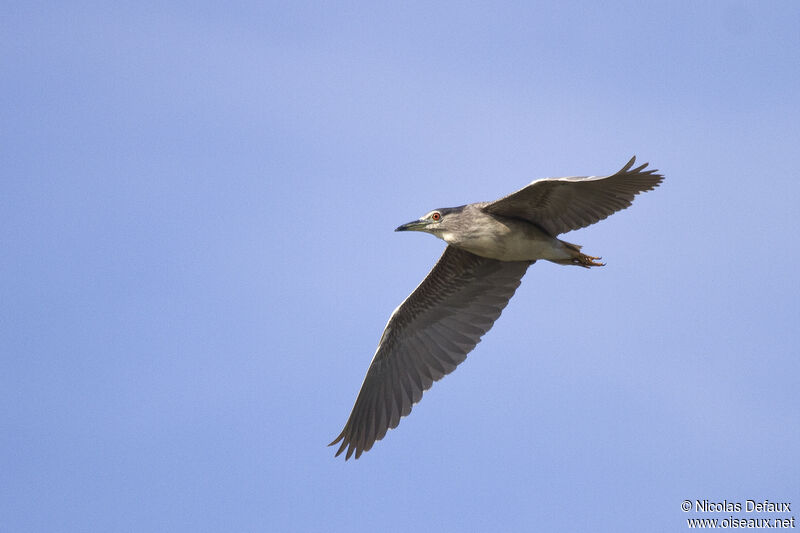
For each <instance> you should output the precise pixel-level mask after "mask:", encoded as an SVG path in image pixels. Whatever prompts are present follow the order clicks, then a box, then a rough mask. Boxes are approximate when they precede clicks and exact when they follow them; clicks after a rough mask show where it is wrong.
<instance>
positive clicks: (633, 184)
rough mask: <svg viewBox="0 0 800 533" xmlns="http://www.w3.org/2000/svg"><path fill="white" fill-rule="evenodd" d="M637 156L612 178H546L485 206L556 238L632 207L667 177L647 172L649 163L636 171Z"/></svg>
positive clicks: (488, 209)
mask: <svg viewBox="0 0 800 533" xmlns="http://www.w3.org/2000/svg"><path fill="white" fill-rule="evenodd" d="M635 162H636V157H635V156H634V157H633V158H632V159H631V160H630V161H628V164H627V165H625V166H624V167H622V169H620V171H619V172H616V173H615V174H611V175H610V176H573V177H566V178H544V179H540V180H536V181H534V182H532V183H531V184H530V185H528V186H527V187H525V188H523V189H520V190H519V191H517V192H515V193H512V194H510V195H508V196H506V197H504V198H500V199H499V200H496V201H494V202H491V203H489V204H487V205H485V206H484V207H483V209H484V210H485V211H486V212H487V213H491V214H494V215H501V216H506V217H513V218H521V219H524V220H527V221H529V222H532V223H533V224H536V225H537V226H539V227H540V228H542V229H543V230H545V231H546V232H547V233H549V234H550V235H551V236H553V237H555V236H556V235H559V234H561V233H566V232H568V231H572V230H575V229H579V228H584V227H586V226H589V225H591V224H594V223H595V222H599V221H600V220H603V219H605V218H607V217H608V216H610V215H612V214H614V213H616V212H617V211H620V210H622V209H625V208H627V207H629V206H630V205H631V202H633V198H634V196H636V195H637V194H639V193H641V192H645V191H651V190H653V189H654V188H655V187H658V185H659V184H660V183H661V181H662V180H663V179H664V177H663V176H662V175H661V174H658V173H657V172H658V171H657V170H655V169H650V170H645V168H646V167H647V163H645V164H644V165H640V166H638V167H636V168H633V165H634V163H635Z"/></svg>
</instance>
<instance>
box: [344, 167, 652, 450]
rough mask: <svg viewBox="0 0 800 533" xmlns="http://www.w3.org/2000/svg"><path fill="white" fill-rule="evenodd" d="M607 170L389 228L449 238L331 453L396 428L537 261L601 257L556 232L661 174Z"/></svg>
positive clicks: (580, 261) (387, 339)
mask: <svg viewBox="0 0 800 533" xmlns="http://www.w3.org/2000/svg"><path fill="white" fill-rule="evenodd" d="M635 161H636V158H635V157H634V158H633V159H631V160H630V161H629V162H628V164H627V165H625V166H624V167H623V168H622V169H621V170H620V171H619V172H617V173H616V174H612V175H610V176H588V177H587V176H582V177H568V178H545V179H540V180H536V181H534V182H532V183H531V184H530V185H528V186H527V187H525V188H524V189H520V190H519V191H517V192H515V193H513V194H510V195H508V196H506V197H505V198H501V199H499V200H496V201H494V202H480V203H477V204H469V205H463V206H461V207H450V208H443V209H435V210H433V211H431V212H429V213H428V214H426V215H425V216H423V217H422V218H420V219H419V220H415V221H414V222H409V223H408V224H403V225H402V226H400V227H399V228H397V229H396V230H395V231H424V232H426V233H430V234H432V235H434V236H436V237H439V238H440V239H442V240H444V241H445V242H447V244H448V246H447V248H446V249H445V251H444V253H443V254H442V257H441V258H440V259H439V262H438V263H436V265H435V266H434V267H433V270H431V271H430V273H429V274H428V276H427V277H426V278H425V279H424V280H423V281H422V283H420V284H419V286H418V287H417V288H416V289H415V290H414V292H412V293H411V295H410V296H409V297H408V298H406V299H405V301H404V302H403V303H402V304H400V306H399V307H398V308H397V309H395V310H394V312H393V313H392V316H391V317H390V318H389V323H388V324H386V329H384V331H383V335H382V336H381V340H380V342H379V343H378V349H377V350H376V352H375V355H374V357H373V358H372V362H371V363H370V365H369V369H368V370H367V375H366V377H365V378H364V383H363V384H362V385H361V391H360V392H359V393H358V397H357V398H356V403H355V405H354V406H353V411H352V412H351V413H350V418H349V419H348V420H347V423H346V424H345V426H344V429H343V430H342V432H341V433H340V434H339V436H338V437H337V438H336V440H334V441H333V442H332V443H331V444H330V445H331V446H332V445H334V444H336V443H338V442H339V441H341V443H342V444H341V445H340V446H339V450H338V451H337V452H336V455H337V456H338V455H339V454H341V453H342V452H343V451H344V450H345V449H347V455H346V459H349V458H350V456H351V455H352V454H353V453H354V452H355V454H356V458H358V457H360V456H361V454H362V453H363V452H365V451H367V450H369V449H370V448H372V445H373V444H375V441H376V440H381V439H382V438H383V437H384V435H386V431H387V430H389V429H392V428H395V427H397V424H399V423H400V418H402V417H404V416H406V415H408V414H409V413H410V412H411V408H412V406H413V405H414V404H416V403H417V402H419V401H420V399H422V393H423V392H424V391H426V390H428V389H429V388H430V387H431V385H433V382H434V381H438V380H439V379H441V378H442V377H443V376H445V375H446V374H449V373H450V372H452V371H453V370H455V368H456V366H458V364H459V363H461V362H462V361H463V360H464V359H465V358H466V357H467V354H468V353H469V352H470V351H471V350H472V349H473V348H474V347H475V345H476V344H478V342H480V340H481V337H482V336H483V335H484V333H486V332H487V331H489V329H490V328H491V327H492V324H494V321H495V320H497V317H499V316H500V313H501V312H502V310H503V308H504V307H505V306H506V304H508V300H509V299H510V298H511V297H512V296H513V295H514V291H515V290H516V289H517V287H518V286H519V284H520V281H521V280H522V276H524V275H525V271H526V270H528V267H529V266H530V265H532V264H533V263H534V262H536V260H538V259H546V260H548V261H552V262H554V263H558V264H561V265H578V266H582V267H586V268H589V267H593V266H602V265H603V263H600V262H598V261H597V260H598V259H600V258H599V257H592V256H589V255H585V254H582V253H581V251H580V249H581V247H580V246H578V245H575V244H570V243H568V242H564V241H562V240H560V239H557V238H556V236H557V235H559V234H561V233H565V232H567V231H571V230H575V229H578V228H583V227H586V226H589V225H590V224H594V223H595V222H597V221H599V220H603V219H604V218H606V217H608V216H609V215H611V214H613V213H615V212H617V211H619V210H621V209H625V208H626V207H628V206H629V205H631V202H632V201H633V197H634V196H635V195H637V194H638V193H640V192H644V191H650V190H652V189H653V188H654V187H657V186H658V184H659V183H661V180H662V179H663V176H661V175H660V174H657V173H656V170H644V169H645V167H647V163H645V164H644V165H641V166H639V167H636V168H633V164H634V162H635Z"/></svg>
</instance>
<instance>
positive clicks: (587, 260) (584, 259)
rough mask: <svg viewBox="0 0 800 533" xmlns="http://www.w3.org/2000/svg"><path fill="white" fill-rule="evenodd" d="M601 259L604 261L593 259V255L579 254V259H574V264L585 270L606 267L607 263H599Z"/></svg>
mask: <svg viewBox="0 0 800 533" xmlns="http://www.w3.org/2000/svg"><path fill="white" fill-rule="evenodd" d="M599 259H602V257H592V256H591V255H586V254H578V257H573V258H572V262H573V263H574V264H576V265H579V266H582V267H585V268H589V267H601V266H606V264H605V263H600V262H599V261H598V260H599Z"/></svg>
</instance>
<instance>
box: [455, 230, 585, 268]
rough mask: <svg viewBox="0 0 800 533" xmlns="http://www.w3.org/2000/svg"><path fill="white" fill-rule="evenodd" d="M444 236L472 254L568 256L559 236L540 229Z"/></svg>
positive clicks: (504, 257) (524, 257)
mask: <svg viewBox="0 0 800 533" xmlns="http://www.w3.org/2000/svg"><path fill="white" fill-rule="evenodd" d="M444 240H445V241H448V242H450V243H451V244H453V245H455V246H458V247H459V248H462V249H464V250H467V251H468V252H472V253H473V254H475V255H479V256H481V257H489V258H491V259H498V260H500V261H536V260H537V259H548V260H550V261H554V260H555V261H559V260H563V259H567V258H569V257H570V254H569V253H568V251H567V250H566V249H565V247H564V245H563V244H562V243H561V241H560V240H558V239H554V238H553V237H550V236H549V235H547V234H545V233H544V232H541V231H509V232H495V233H494V234H491V235H472V236H471V237H470V238H468V239H459V240H458V241H456V240H455V239H454V240H453V241H450V240H448V239H447V238H446V237H445V239H444Z"/></svg>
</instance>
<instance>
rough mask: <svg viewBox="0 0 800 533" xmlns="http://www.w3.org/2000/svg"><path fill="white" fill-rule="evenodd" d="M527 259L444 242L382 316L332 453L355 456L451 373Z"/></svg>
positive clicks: (517, 278) (488, 322)
mask: <svg viewBox="0 0 800 533" xmlns="http://www.w3.org/2000/svg"><path fill="white" fill-rule="evenodd" d="M530 264H531V262H530V261H518V262H503V261H497V260H494V259H487V258H484V257H479V256H477V255H474V254H471V253H469V252H467V251H464V250H461V249H459V248H455V247H453V246H448V247H447V248H446V249H445V251H444V253H443V254H442V257H441V258H440V259H439V261H438V262H437V263H436V265H435V266H434V267H433V270H431V272H430V273H429V274H428V276H427V277H426V278H425V279H424V280H423V281H422V283H420V285H419V286H418V287H417V288H416V289H415V290H414V292H412V293H411V295H410V296H409V297H408V298H406V300H405V301H404V302H403V303H402V304H401V305H400V307H398V308H397V309H396V310H395V312H394V313H392V316H391V318H389V322H388V324H387V325H386V328H385V329H384V332H383V335H382V336H381V340H380V342H379V344H378V349H377V350H376V352H375V356H374V357H373V358H372V362H371V363H370V366H369V369H368V370H367V375H366V377H365V378H364V382H363V384H362V385H361V390H360V391H359V393H358V397H357V398H356V402H355V405H354V406H353V410H352V412H351V413H350V417H349V418H348V420H347V423H346V424H345V426H344V429H343V430H342V432H341V433H340V434H339V436H338V437H337V438H336V440H334V441H333V442H332V443H331V445H334V444H337V443H339V442H341V444H340V446H339V448H338V450H337V452H336V455H337V456H338V455H339V454H341V453H343V452H345V451H346V455H345V458H347V459H349V458H350V457H351V456H352V455H353V454H354V453H355V456H356V458H358V457H359V456H360V455H361V454H362V453H363V452H365V451H367V450H369V449H370V448H372V446H373V444H374V443H375V442H376V441H378V440H380V439H382V438H383V437H384V436H385V435H386V432H387V430H389V429H392V428H395V427H397V425H398V424H399V423H400V419H401V418H402V417H404V416H407V415H408V414H409V413H410V412H411V409H412V408H413V406H414V405H415V404H416V403H417V402H419V401H420V400H421V399H422V395H423V393H424V392H425V391H426V390H428V389H429V388H430V387H431V386H432V385H433V383H434V382H436V381H438V380H440V379H441V378H442V377H444V376H445V375H447V374H449V373H450V372H452V371H453V370H455V368H456V366H458V365H459V363H461V362H462V361H463V360H464V359H465V358H466V357H467V354H468V353H469V352H470V351H472V349H473V348H474V347H475V345H476V344H478V342H480V340H481V337H482V336H483V335H484V334H485V333H486V332H487V331H489V329H490V328H491V327H492V325H493V324H494V322H495V320H497V318H498V317H499V316H500V313H501V312H502V311H503V309H504V308H505V306H506V305H507V304H508V300H509V299H510V298H511V296H513V295H514V291H516V289H517V287H518V286H519V284H520V281H521V279H522V276H523V275H524V274H525V271H526V270H527V269H528V266H530Z"/></svg>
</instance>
